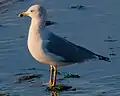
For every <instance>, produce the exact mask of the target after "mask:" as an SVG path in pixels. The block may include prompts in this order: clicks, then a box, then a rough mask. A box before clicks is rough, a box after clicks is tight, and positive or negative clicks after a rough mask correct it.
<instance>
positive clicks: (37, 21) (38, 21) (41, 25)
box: [30, 17, 46, 28]
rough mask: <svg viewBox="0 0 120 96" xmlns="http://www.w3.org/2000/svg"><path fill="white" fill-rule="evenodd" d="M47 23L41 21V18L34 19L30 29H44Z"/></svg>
mask: <svg viewBox="0 0 120 96" xmlns="http://www.w3.org/2000/svg"><path fill="white" fill-rule="evenodd" d="M45 23H46V21H45V20H43V19H42V18H41V19H40V18H39V17H38V18H32V19H31V26H30V27H34V28H44V27H45Z"/></svg>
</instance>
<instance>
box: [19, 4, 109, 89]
mask: <svg viewBox="0 0 120 96" xmlns="http://www.w3.org/2000/svg"><path fill="white" fill-rule="evenodd" d="M23 16H29V17H31V24H30V28H29V33H28V41H27V45H28V49H29V52H30V53H31V55H32V56H33V57H34V59H36V60H37V61H39V62H40V63H43V64H49V65H50V80H49V86H50V87H53V86H56V77H57V69H58V68H59V67H62V66H67V65H71V64H75V63H83V62H84V61H88V60H92V59H98V60H104V61H108V62H110V59H109V58H108V57H104V56H101V55H98V54H96V53H93V52H92V51H90V50H88V49H86V48H84V47H81V46H78V45H75V44H74V43H72V42H70V41H68V40H66V39H65V38H62V37H60V36H58V35H56V34H54V33H52V32H51V31H49V30H48V29H47V28H46V19H47V11H46V9H45V8H44V7H43V6H40V5H38V4H35V5H32V6H31V7H30V8H29V9H28V10H27V11H25V12H21V13H20V14H19V17H23Z"/></svg>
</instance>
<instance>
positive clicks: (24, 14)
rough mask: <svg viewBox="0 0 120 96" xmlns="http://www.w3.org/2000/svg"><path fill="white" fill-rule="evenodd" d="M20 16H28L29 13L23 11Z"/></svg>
mask: <svg viewBox="0 0 120 96" xmlns="http://www.w3.org/2000/svg"><path fill="white" fill-rule="evenodd" d="M18 16H19V17H23V16H28V13H26V12H22V13H20V14H19V15H18Z"/></svg>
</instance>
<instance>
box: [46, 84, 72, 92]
mask: <svg viewBox="0 0 120 96" xmlns="http://www.w3.org/2000/svg"><path fill="white" fill-rule="evenodd" d="M71 88H72V86H65V85H62V84H58V85H56V86H53V87H48V88H47V91H54V92H61V91H67V90H69V89H71Z"/></svg>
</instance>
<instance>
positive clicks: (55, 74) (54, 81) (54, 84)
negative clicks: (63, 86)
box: [52, 66, 57, 86]
mask: <svg viewBox="0 0 120 96" xmlns="http://www.w3.org/2000/svg"><path fill="white" fill-rule="evenodd" d="M53 68H54V74H53V78H54V79H53V84H52V86H56V77H57V68H56V67H55V66H54V67H53Z"/></svg>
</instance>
